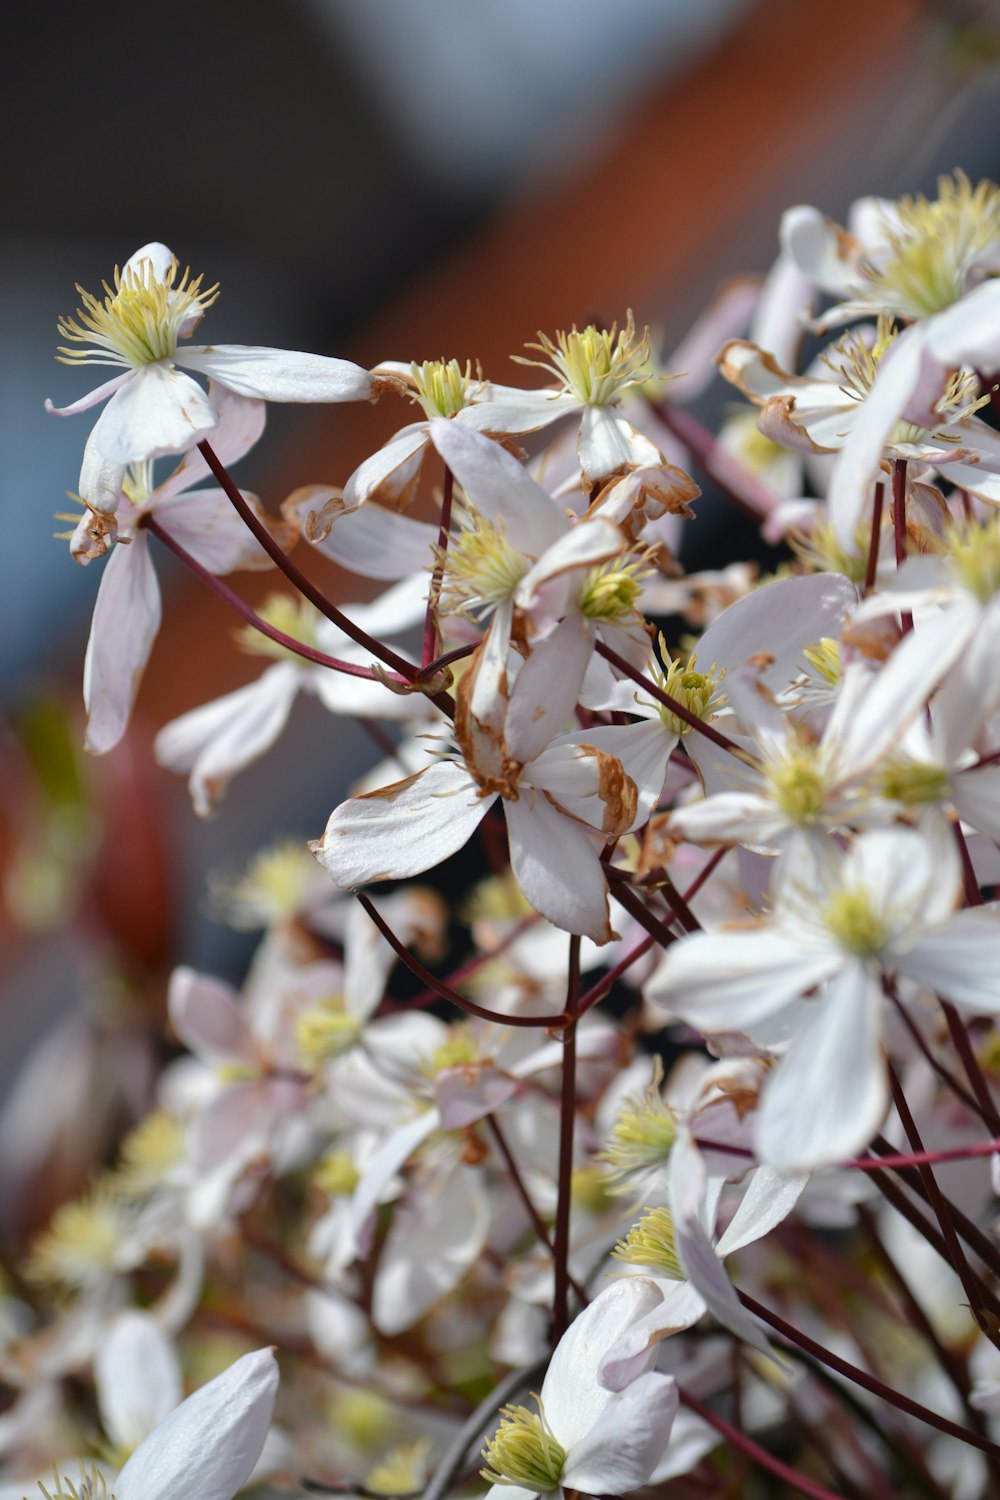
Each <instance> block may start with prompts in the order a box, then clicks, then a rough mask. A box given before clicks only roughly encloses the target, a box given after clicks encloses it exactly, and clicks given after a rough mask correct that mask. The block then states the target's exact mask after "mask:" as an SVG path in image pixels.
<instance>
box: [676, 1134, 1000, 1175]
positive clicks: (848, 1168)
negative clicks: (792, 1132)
mask: <svg viewBox="0 0 1000 1500" xmlns="http://www.w3.org/2000/svg"><path fill="white" fill-rule="evenodd" d="M694 1143H695V1145H696V1146H700V1147H701V1149H702V1150H703V1151H715V1152H721V1153H722V1154H723V1155H728V1156H740V1157H743V1158H744V1159H745V1160H747V1161H756V1159H757V1158H756V1156H755V1155H754V1153H753V1151H751V1150H750V1148H749V1146H735V1145H733V1144H732V1143H731V1142H729V1141H711V1140H707V1139H706V1138H705V1137H704V1136H700V1135H699V1136H695V1138H694ZM977 1156H1000V1139H998V1140H992V1141H976V1142H975V1143H974V1144H971V1145H968V1146H950V1147H949V1148H948V1149H947V1150H941V1151H913V1152H905V1153H900V1154H899V1155H895V1156H893V1155H889V1156H879V1157H871V1156H847V1157H844V1158H843V1159H842V1160H841V1161H836V1162H831V1163H830V1167H831V1169H832V1170H833V1171H837V1172H871V1173H878V1172H883V1171H886V1170H887V1169H889V1168H893V1169H894V1170H896V1171H899V1170H901V1169H902V1168H904V1167H920V1166H927V1165H934V1164H935V1163H937V1162H949V1161H971V1160H973V1159H974V1158H975V1157H977Z"/></svg>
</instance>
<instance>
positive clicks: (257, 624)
mask: <svg viewBox="0 0 1000 1500" xmlns="http://www.w3.org/2000/svg"><path fill="white" fill-rule="evenodd" d="M142 525H143V526H145V528H146V530H147V531H149V532H151V533H152V534H153V536H155V537H156V538H157V540H158V541H160V542H162V543H163V545H164V546H165V547H167V548H169V550H170V551H171V552H172V553H173V554H174V556H175V557H177V558H179V559H180V561H181V562H182V563H183V564H184V566H185V567H186V568H190V570H191V572H192V573H194V574H195V576H196V577H197V578H200V579H201V581H202V583H206V584H207V585H208V587H209V588H210V589H211V590H212V592H213V593H215V594H217V595H218V596H219V598H220V599H222V600H223V601H224V602H225V603H226V604H228V605H229V607H230V609H234V610H235V611H236V613H237V614H238V615H239V616H240V618H241V619H243V620H245V621H246V622H247V624H248V625H252V626H253V628H254V630H259V631H260V633H261V635H266V636H267V637H268V639H269V640H272V641H275V642H276V643H277V644H278V645H279V646H284V648H285V650H286V651H293V652H294V653H295V655H296V656H301V657H303V658H304V659H305V660H306V661H311V662H313V663H314V664H315V665H316V666H317V667H329V668H330V669H331V670H332V671H334V672H344V673H346V674H347V676H348V677H366V678H367V679H368V680H369V681H370V682H371V681H375V680H377V679H376V678H375V673H374V672H373V671H372V669H371V667H362V666H359V665H358V664H357V663H356V662H350V661H341V660H340V659H339V658H338V657H336V656H327V654H326V652H325V651H317V650H316V649H315V648H314V647H313V646H306V645H305V644H304V643H303V642H302V641H297V640H296V639H295V637H294V636H291V635H286V634H285V632H284V631H283V630H278V629H277V628H276V627H275V626H274V625H269V624H268V622H267V621H266V620H264V619H262V618H261V616H260V615H258V614H257V613H256V612H255V611H254V610H252V609H251V608H250V606H249V604H246V603H245V602H244V601H243V600H242V599H241V598H240V596H239V594H236V593H234V592H233V590H232V589H231V588H230V587H229V585H228V584H225V583H223V582H222V579H221V578H217V577H216V575H215V574H214V573H210V572H209V570H208V569H207V568H206V567H205V566H204V564H203V563H200V562H199V561H198V559H197V558H196V557H192V556H191V553H190V552H188V551H187V549H186V548H184V547H182V546H181V544H180V542H177V541H175V540H174V538H173V537H172V536H171V535H170V533H169V532H167V531H164V529H163V527H162V526H161V525H160V523H159V521H157V519H156V517H155V516H153V515H149V516H145V517H144V518H143V521H142ZM393 676H394V677H395V680H396V681H397V682H399V683H401V684H402V685H403V686H404V687H406V686H408V684H407V681H406V679H405V678H404V677H400V676H398V674H396V673H393Z"/></svg>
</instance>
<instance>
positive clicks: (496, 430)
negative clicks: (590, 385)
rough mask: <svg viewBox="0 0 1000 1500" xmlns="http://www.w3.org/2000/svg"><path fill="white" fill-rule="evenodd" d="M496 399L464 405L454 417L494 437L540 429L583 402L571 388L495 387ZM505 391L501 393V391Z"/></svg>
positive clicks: (469, 426)
mask: <svg viewBox="0 0 1000 1500" xmlns="http://www.w3.org/2000/svg"><path fill="white" fill-rule="evenodd" d="M491 389H492V391H493V393H494V399H493V400H490V401H477V402H476V404H475V406H465V407H463V408H462V410H461V411H460V412H457V413H456V415H455V417H454V418H453V419H452V420H453V421H454V422H455V423H456V424H457V425H458V426H460V427H466V428H471V429H472V430H473V431H474V432H485V433H487V434H488V435H489V436H491V437H505V436H506V435H507V434H508V433H518V432H537V431H538V429H539V428H540V427H548V426H549V424H550V423H552V422H558V420H559V418H560V417H567V416H569V415H570V414H571V413H572V412H577V411H579V410H580V402H579V401H578V400H577V398H576V397H575V396H574V395H573V394H572V392H571V391H553V390H540V391H518V390H514V389H512V388H511V387H501V386H493V387H491ZM500 391H503V394H502V395H499V394H498V392H500Z"/></svg>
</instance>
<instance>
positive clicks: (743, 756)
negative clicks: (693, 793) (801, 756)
mask: <svg viewBox="0 0 1000 1500" xmlns="http://www.w3.org/2000/svg"><path fill="white" fill-rule="evenodd" d="M594 649H595V651H596V652H597V654H598V656H603V657H604V660H605V661H609V662H610V663H611V665H612V666H613V667H616V668H617V669H618V671H619V672H622V673H623V674H624V675H625V676H626V677H630V678H631V679H632V681H633V682H637V683H638V684H639V686H640V687H641V688H642V689H643V691H644V692H647V693H648V694H649V695H650V697H651V698H654V699H655V700H656V702H657V703H662V704H663V706H664V708H669V709H670V712H671V713H673V714H676V715H677V717H678V719H680V720H681V721H682V722H683V723H685V724H687V725H688V726H689V727H690V728H691V729H697V731H698V733H699V734H703V735H704V736H705V738H706V739H707V740H711V741H712V743H713V744H715V745H718V746H719V748H720V749H721V750H728V751H729V753H730V754H731V755H735V756H736V758H737V759H738V760H741V761H743V763H744V764H745V765H749V766H753V767H755V768H756V765H757V762H756V761H755V760H754V758H753V756H752V755H750V754H749V753H748V752H747V751H746V750H744V749H743V747H742V745H737V743H736V741H735V740H731V739H730V738H729V736H728V735H725V734H721V733H720V731H719V730H718V729H713V728H712V726H711V724H706V723H705V720H704V719H699V718H698V715H697V714H693V713H692V712H691V710H690V709H689V708H685V707H684V705H683V703H678V701H677V699H676V698H672V697H671V696H670V694H669V693H667V692H665V691H664V690H663V688H661V687H658V686H657V684H656V683H655V682H650V680H649V678H648V677H644V676H643V674H642V673H641V672H640V671H639V669H638V667H633V665H632V663H631V662H630V661H626V660H625V658H624V656H619V655H618V652H617V651H613V650H612V649H611V647H610V646H608V645H606V644H605V642H604V641H601V640H598V641H596V642H595V643H594Z"/></svg>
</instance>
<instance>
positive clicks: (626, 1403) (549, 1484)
mask: <svg viewBox="0 0 1000 1500" xmlns="http://www.w3.org/2000/svg"><path fill="white" fill-rule="evenodd" d="M658 1301H659V1293H658V1292H657V1290H656V1289H655V1287H653V1285H652V1283H651V1282H649V1281H645V1280H642V1279H636V1280H626V1281H619V1282H615V1283H614V1284H613V1285H611V1286H609V1287H607V1288H606V1290H605V1291H603V1292H602V1293H601V1295H600V1296H599V1297H598V1298H597V1299H596V1300H595V1301H594V1302H592V1303H591V1304H590V1306H589V1307H588V1308H586V1309H585V1311H584V1312H582V1313H580V1315H579V1317H578V1318H577V1319H576V1320H575V1322H573V1323H572V1324H571V1325H570V1327H569V1329H568V1330H567V1332H566V1333H565V1334H564V1335H563V1337H562V1338H561V1339H560V1340H559V1343H558V1345H557V1346H556V1350H555V1353H554V1354H553V1356H552V1359H551V1362H550V1364H549V1368H548V1371H547V1372H546V1375H545V1380H544V1381H543V1383H542V1389H541V1391H540V1392H539V1394H538V1396H537V1397H536V1398H535V1400H536V1404H537V1407H538V1410H537V1413H535V1412H531V1411H529V1410H528V1408H527V1407H524V1406H507V1407H504V1409H503V1411H502V1412H501V1421H500V1426H499V1428H498V1429H497V1431H496V1432H495V1433H494V1435H493V1437H492V1438H491V1439H490V1441H489V1443H488V1444H487V1446H486V1448H485V1449H484V1450H483V1456H484V1458H485V1459H486V1460H487V1462H488V1464H489V1468H487V1469H484V1470H483V1471H482V1472H483V1477H484V1478H485V1479H490V1480H492V1481H493V1487H492V1489H490V1490H489V1492H488V1494H487V1497H486V1500H530V1497H531V1496H533V1495H547V1494H553V1493H556V1492H558V1491H560V1490H563V1491H565V1490H581V1491H583V1492H584V1493H586V1494H588V1495H624V1494H627V1493H629V1491H631V1490H635V1489H638V1488H639V1486H640V1485H642V1484H645V1482H646V1480H647V1479H648V1478H649V1476H650V1475H651V1474H652V1472H653V1470H654V1468H655V1467H656V1465H657V1464H658V1463H659V1461H660V1459H661V1457H662V1456H663V1452H664V1449H665V1448H666V1446H667V1443H668V1441H669V1438H670V1431H671V1427H672V1426H673V1421H674V1416H675V1414H676V1412H677V1405H678V1395H677V1386H676V1384H675V1382H674V1380H673V1377H672V1376H670V1375H659V1374H657V1373H655V1372H654V1371H653V1370H652V1369H651V1366H652V1365H653V1363H654V1362H655V1359H656V1351H655V1349H654V1350H652V1351H650V1353H649V1354H648V1355H647V1357H646V1358H645V1360H644V1361H642V1362H637V1365H638V1369H637V1374H636V1378H635V1379H634V1380H633V1381H632V1382H631V1384H630V1385H629V1386H628V1387H627V1388H626V1389H625V1390H623V1391H608V1390H605V1389H604V1388H603V1387H602V1386H600V1385H599V1384H598V1380H597V1372H598V1366H599V1365H600V1362H601V1359H602V1357H603V1355H604V1353H605V1351H606V1350H607V1349H608V1348H610V1347H611V1345H612V1344H613V1343H614V1342H615V1340H616V1339H617V1338H619V1337H620V1336H621V1335H622V1334H623V1333H624V1331H625V1329H626V1328H628V1327H629V1326H630V1325H631V1324H632V1323H633V1322H634V1321H635V1320H636V1319H638V1318H640V1317H642V1316H643V1314H644V1313H645V1312H648V1311H649V1309H650V1308H651V1307H652V1306H653V1305H654V1303H656V1302H658Z"/></svg>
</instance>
